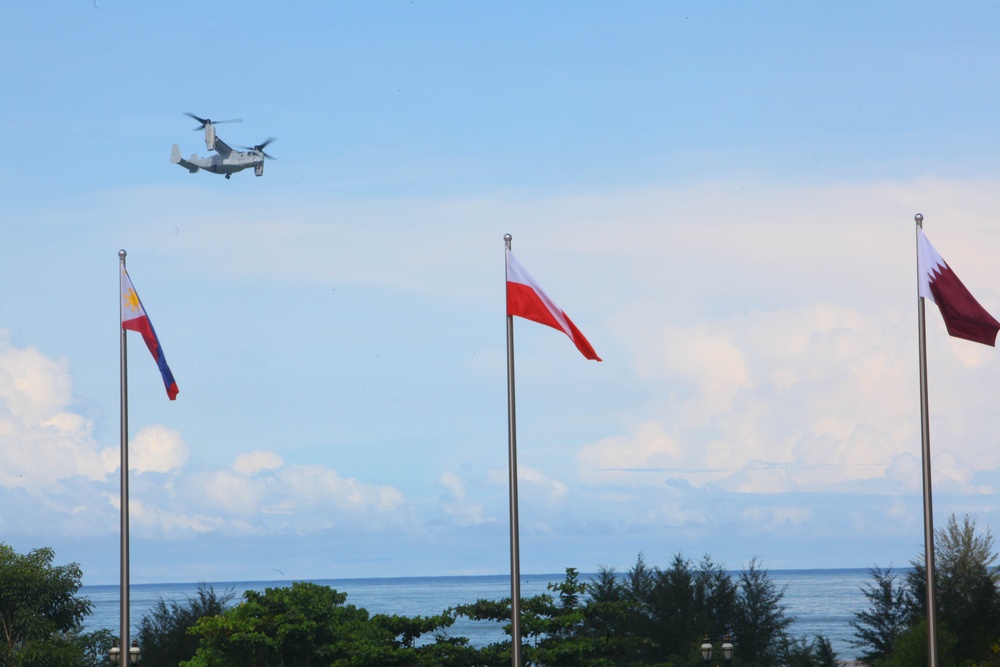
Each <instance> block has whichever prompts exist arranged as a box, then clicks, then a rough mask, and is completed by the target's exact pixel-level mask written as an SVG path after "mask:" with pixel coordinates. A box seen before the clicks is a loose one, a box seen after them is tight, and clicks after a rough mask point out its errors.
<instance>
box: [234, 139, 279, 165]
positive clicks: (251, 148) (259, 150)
mask: <svg viewBox="0 0 1000 667" xmlns="http://www.w3.org/2000/svg"><path fill="white" fill-rule="evenodd" d="M272 141H277V139H275V138H274V137H268V138H267V139H265V140H264V141H263V142H261V143H259V144H257V145H256V146H240V148H243V149H245V150H248V151H253V152H254V153H260V154H261V155H263V156H264V157H266V158H267V159H268V160H277V159H278V158H276V157H274V156H273V155H268V154H267V153H265V152H264V149H265V148H267V145H268V144H269V143H271V142H272Z"/></svg>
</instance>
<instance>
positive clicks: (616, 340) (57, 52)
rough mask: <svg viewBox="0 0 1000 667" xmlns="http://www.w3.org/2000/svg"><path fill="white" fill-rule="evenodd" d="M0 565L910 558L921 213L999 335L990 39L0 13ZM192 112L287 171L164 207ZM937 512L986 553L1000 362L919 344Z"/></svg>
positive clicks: (138, 568) (155, 10)
mask: <svg viewBox="0 0 1000 667" xmlns="http://www.w3.org/2000/svg"><path fill="white" fill-rule="evenodd" d="M4 14H5V21H4V24H5V30H6V34H5V36H4V37H5V38H4V39H3V40H2V41H0V56H2V58H3V61H4V62H5V63H6V67H5V68H4V70H3V73H2V74H0V82H2V84H3V89H4V91H5V94H6V97H5V99H6V100H7V104H4V105H2V107H0V128H3V135H4V149H5V153H6V159H5V160H4V161H3V163H2V164H0V220H2V221H0V434H2V435H0V457H2V458H3V460H4V461H5V462H6V463H5V465H4V466H3V467H2V469H0V539H2V540H3V541H5V542H8V543H10V544H12V545H13V546H15V547H16V548H18V549H21V550H27V549H30V548H34V547H38V546H53V547H54V548H56V550H57V557H58V558H59V559H60V560H62V561H71V560H72V561H76V562H79V563H81V565H82V566H83V568H84V572H85V582H86V583H92V584H97V583H113V582H115V581H117V577H118V563H117V558H118V556H117V554H118V507H117V502H118V500H117V498H118V471H117V466H118V438H119V433H118V419H119V411H118V392H119V387H118V303H117V302H118V284H117V280H118V277H117V271H118V266H117V264H118V256H117V252H118V250H119V248H125V249H126V250H127V251H128V267H129V272H130V275H131V276H132V279H133V282H134V283H135V286H136V288H137V290H138V291H139V294H140V296H141V297H142V299H143V302H144V305H145V306H146V309H147V311H148V313H149V314H150V316H151V318H152V319H153V322H154V324H155V325H156V328H157V331H158V333H159V335H160V338H161V341H162V343H163V345H164V348H165V350H166V354H167V359H168V360H169V362H170V365H171V368H172V369H173V372H174V375H175V377H176V379H177V382H178V385H179V387H180V395H179V397H178V399H177V401H176V402H172V403H171V402H169V401H167V399H166V396H165V393H164V391H163V387H162V384H161V382H160V379H159V376H158V373H157V369H156V366H155V364H154V362H153V360H152V359H151V358H149V356H148V354H147V353H146V350H145V349H144V347H143V346H142V343H141V340H140V339H139V338H138V337H135V338H131V339H130V342H129V343H130V349H129V352H130V355H129V356H130V365H129V378H130V387H129V390H130V425H131V431H132V432H131V438H132V445H131V453H132V454H131V456H132V464H133V466H134V468H135V469H134V471H133V473H132V476H131V479H132V505H133V507H132V579H133V581H136V582H158V581H199V580H209V581H225V580H255V579H273V578H275V576H276V575H275V571H276V570H277V571H280V572H281V573H284V574H285V575H286V576H287V577H294V578H340V577H353V576H374V577H378V576H385V577H396V576H407V575H443V574H464V573H503V572H506V571H507V568H508V551H507V549H508V543H507V496H506V493H507V486H506V475H507V471H506V461H507V458H506V457H507V451H506V446H507V432H506V366H505V327H504V312H503V270H504V261H503V235H504V234H505V233H511V234H512V235H513V237H514V241H513V247H514V252H515V253H516V254H517V256H518V258H519V259H520V260H521V261H522V263H524V265H525V266H526V267H527V268H528V270H529V271H531V273H532V274H533V275H534V277H535V278H536V279H537V280H538V281H539V282H540V283H541V284H542V286H543V287H544V288H545V289H546V291H547V292H548V293H549V294H550V295H551V296H552V297H553V298H554V299H555V300H556V302H557V303H558V304H559V305H560V306H562V308H564V309H565V310H566V311H567V312H568V313H569V314H570V316H571V317H572V318H573V320H574V321H575V323H576V324H577V325H578V326H579V327H580V329H581V330H582V331H584V333H585V334H586V335H587V337H588V338H589V339H590V341H591V343H592V344H593V345H594V347H595V349H596V350H597V352H598V354H600V355H601V357H602V358H603V359H604V362H603V363H599V364H598V363H594V362H588V361H585V360H584V359H583V358H582V357H581V356H580V355H579V353H578V352H577V351H576V350H575V348H574V347H573V346H572V344H571V343H570V342H569V341H568V340H566V338H565V337H564V336H562V335H561V334H559V333H558V332H555V331H553V330H551V329H548V328H546V327H541V326H538V325H536V324H533V323H530V322H526V321H517V322H516V323H515V346H516V362H517V382H518V384H517V390H518V429H519V430H518V443H519V450H518V454H519V462H520V465H521V470H520V480H521V544H522V555H521V557H522V570H523V571H524V572H553V571H560V570H562V569H563V568H564V567H567V566H572V567H577V568H579V569H581V570H583V571H593V570H594V569H596V568H597V567H598V566H599V565H608V566H616V567H619V568H621V569H624V568H627V567H628V566H629V565H631V564H632V563H634V561H635V558H636V555H637V554H638V553H639V552H643V553H644V554H645V555H646V558H647V560H649V561H650V562H652V563H666V562H668V559H669V558H670V557H671V556H672V555H673V554H674V553H677V552H681V553H683V554H685V555H687V556H690V557H692V558H697V557H700V556H701V555H702V554H704V553H708V554H711V555H712V556H713V557H714V558H715V559H716V560H717V561H721V562H722V563H724V564H725V565H727V566H729V567H734V568H735V567H739V566H741V565H743V564H745V563H747V562H749V560H750V559H751V558H753V557H755V556H757V557H759V558H760V559H761V560H762V561H763V562H764V563H765V564H766V565H767V566H768V567H772V568H785V567H867V566H870V565H873V564H879V565H882V566H886V565H889V564H896V565H904V564H906V563H907V562H908V561H909V560H910V559H911V558H913V557H915V556H916V555H918V554H919V553H920V552H921V549H922V539H923V538H922V528H921V496H920V432H919V405H918V393H917V331H916V267H915V242H914V233H913V215H914V214H915V213H916V212H918V211H919V212H922V213H923V214H924V216H925V218H926V219H925V229H926V230H927V234H928V236H929V238H930V239H931V241H932V242H933V243H934V245H935V247H936V248H937V250H938V251H939V252H940V253H941V254H942V255H943V256H944V258H945V259H946V260H947V261H948V262H949V263H950V264H951V266H952V267H953V268H954V269H955V270H956V271H957V272H958V274H959V275H960V276H961V277H962V279H963V280H964V281H965V283H966V285H967V286H969V288H970V289H971V290H972V291H973V293H974V294H976V296H977V297H978V298H979V299H980V301H981V302H982V303H983V304H984V305H985V306H986V307H987V308H988V309H989V310H991V312H993V313H1000V289H998V286H1000V266H998V265H997V263H996V261H995V256H996V250H997V249H998V248H1000V225H997V224H996V222H997V210H998V209H1000V168H998V166H997V160H996V155H997V154H998V152H1000V150H998V149H1000V142H998V138H997V130H996V118H995V111H996V109H997V106H998V95H1000V92H998V91H1000V85H998V84H1000V81H998V78H1000V47H998V46H997V45H996V40H995V39H994V35H993V34H992V33H993V32H994V31H993V27H994V26H995V25H996V24H997V19H998V18H1000V16H998V14H1000V8H997V7H996V6H994V5H993V4H991V3H975V2H970V3H962V4H960V5H947V6H946V5H943V4H940V3H926V2H907V3H902V2H886V3H878V4H873V3H857V2H838V3H832V2H831V3H793V2H766V3H737V2H718V3H703V2H671V3H653V2H648V3H647V2H631V3H615V4H612V3H589V2H587V3H568V2H549V3H543V4H538V3H517V2H515V3H505V4H492V5H490V4H483V3H478V4H473V3H461V2H424V1H422V0H415V1H414V2H384V3H377V4H376V3H362V2H337V3H323V4H320V3H316V4H315V5H308V4H307V5H303V6H291V5H280V4H278V3H265V2H252V1H251V2H239V3H237V2H225V1H223V2H214V3H209V4H205V3H186V2H175V3H155V4H152V5H148V4H147V5H137V4H135V3H125V2H120V1H111V0H96V2H94V1H90V0H87V1H80V2H72V3H58V4H56V5H52V4H50V5H44V6H43V5H39V4H37V3H36V4H23V3H4ZM183 112H193V113H195V114H197V115H200V116H203V117H206V116H207V117H211V118H234V117H238V118H242V119H243V120H244V122H243V123H241V124H230V125H220V126H219V127H218V131H219V135H220V136H221V137H223V138H224V139H225V140H226V141H227V142H228V143H230V144H232V145H252V144H256V143H259V142H260V141H262V140H263V139H265V138H266V137H270V136H274V137H278V140H277V141H276V142H275V143H274V144H273V145H271V146H269V147H268V151H269V152H270V153H272V154H273V155H274V156H275V157H276V158H277V159H276V160H273V161H271V162H269V163H268V164H267V166H266V169H265V174H264V176H263V177H262V178H255V177H254V176H253V174H252V173H249V172H246V173H241V174H237V175H235V176H234V177H233V178H232V179H231V180H229V181H227V180H224V179H223V178H221V177H219V176H216V175H212V174H206V173H199V174H195V175H191V174H188V173H187V172H186V171H184V170H183V169H179V168H177V167H176V166H174V165H171V164H170V162H169V156H170V146H171V144H174V143H177V144H179V145H180V148H181V151H182V153H183V154H184V155H189V154H191V153H197V154H199V155H204V154H205V146H204V142H203V137H202V135H201V134H200V133H197V132H192V131H191V130H192V128H193V127H194V126H195V125H196V124H195V123H194V122H193V121H192V120H191V119H190V118H188V117H186V116H184V115H182V114H183ZM928 313H929V320H928V323H929V326H928V341H929V350H928V353H929V363H930V376H931V388H930V393H931V411H932V413H931V424H932V443H933V447H934V454H935V462H934V475H935V494H936V495H935V510H936V513H937V517H938V518H937V521H938V522H939V524H943V521H944V519H945V518H946V517H947V516H948V514H950V513H951V512H956V513H958V514H964V513H969V514H971V515H972V516H973V518H975V519H976V520H977V522H979V524H980V526H983V527H987V526H997V525H1000V496H998V492H997V488H998V485H1000V448H998V446H997V445H998V444H1000V443H998V436H997V434H998V433H1000V423H998V419H1000V417H998V411H997V408H996V399H995V397H996V396H998V395H1000V378H998V373H997V371H998V369H1000V360H998V359H997V356H996V353H995V351H994V350H992V349H990V348H986V347H982V346H976V345H974V344H972V343H967V342H965V341H959V340H954V339H950V338H948V337H947V335H946V334H945V331H944V327H943V324H942V323H941V321H940V317H939V316H938V315H937V313H936V312H935V311H934V309H933V307H932V308H931V309H929V311H928Z"/></svg>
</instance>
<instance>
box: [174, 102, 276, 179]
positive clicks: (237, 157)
mask: <svg viewBox="0 0 1000 667" xmlns="http://www.w3.org/2000/svg"><path fill="white" fill-rule="evenodd" d="M185 115H187V116H191V117H192V118H194V119H195V120H196V121H198V122H199V123H201V125H199V126H198V127H196V128H194V130H195V132H197V131H198V130H205V148H206V149H208V150H210V151H215V153H216V154H215V155H210V156H208V157H198V156H197V155H192V156H191V157H190V158H188V159H187V160H185V159H184V158H182V157H181V149H180V147H178V145H177V144H174V147H173V150H172V151H171V153H170V161H171V162H173V163H174V164H179V165H180V166H182V167H184V168H185V169H187V170H188V171H190V172H191V173H192V174H193V173H194V172H196V171H198V170H199V169H204V170H205V171H210V172H212V173H213V174H225V175H226V178H229V177H230V176H232V175H233V174H235V173H236V172H238V171H243V170H244V169H253V173H254V174H256V175H257V176H263V175H264V159H265V158H266V159H268V160H273V159H274V158H273V157H272V156H270V155H268V154H267V153H265V152H264V149H265V148H267V145H268V144H269V143H271V142H272V141H274V138H273V137H270V138H268V139H265V140H264V142H263V143H260V144H257V145H256V146H242V147H241V148H245V149H246V150H242V151H236V150H233V149H232V148H230V147H229V145H228V144H227V143H226V142H225V141H223V140H222V139H220V138H219V137H218V136H217V135H216V134H215V126H216V125H217V124H219V123H242V122H243V119H242V118H231V119H229V120H212V119H210V118H199V117H198V116H195V115H194V114H193V113H186V114H185Z"/></svg>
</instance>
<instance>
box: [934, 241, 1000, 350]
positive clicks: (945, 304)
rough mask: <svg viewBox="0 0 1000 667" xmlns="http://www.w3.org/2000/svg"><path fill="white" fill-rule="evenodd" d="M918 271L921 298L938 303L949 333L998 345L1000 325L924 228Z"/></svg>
mask: <svg viewBox="0 0 1000 667" xmlns="http://www.w3.org/2000/svg"><path fill="white" fill-rule="evenodd" d="M917 272H918V273H919V278H920V290H919V293H920V296H922V297H924V298H925V299H930V300H931V301H933V302H934V303H936V304H937V306H938V309H939V310H940V311H941V316H942V317H944V324H945V326H946V327H947V328H948V333H949V334H951V335H952V336H955V337H956V338H964V339H965V340H971V341H973V342H975V343H982V344H983V345H996V338H997V331H1000V322H997V321H996V319H994V318H993V316H992V315H990V314H989V313H988V312H986V309H985V308H983V307H982V306H980V305H979V302H978V301H976V299H975V298H974V297H973V296H972V294H970V293H969V290H967V289H966V288H965V285H963V284H962V281H961V280H959V279H958V276H956V275H955V272H954V271H952V270H951V267H950V266H948V264H947V263H946V262H945V261H944V260H943V259H941V255H939V254H938V253H937V250H935V249H934V246H932V245H931V242H930V241H928V240H927V236H926V235H925V234H924V230H923V229H922V228H920V227H918V228H917Z"/></svg>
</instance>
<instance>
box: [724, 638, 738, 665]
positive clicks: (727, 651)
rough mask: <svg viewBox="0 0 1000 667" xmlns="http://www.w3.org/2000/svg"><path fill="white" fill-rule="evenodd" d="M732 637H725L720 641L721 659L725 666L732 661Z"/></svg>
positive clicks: (733, 647)
mask: <svg viewBox="0 0 1000 667" xmlns="http://www.w3.org/2000/svg"><path fill="white" fill-rule="evenodd" d="M735 648H736V647H735V646H733V636H732V635H726V637H725V639H723V640H722V657H723V659H725V661H726V664H727V665H728V664H730V663H731V662H732V661H733V649H735Z"/></svg>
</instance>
